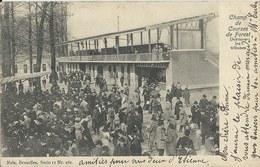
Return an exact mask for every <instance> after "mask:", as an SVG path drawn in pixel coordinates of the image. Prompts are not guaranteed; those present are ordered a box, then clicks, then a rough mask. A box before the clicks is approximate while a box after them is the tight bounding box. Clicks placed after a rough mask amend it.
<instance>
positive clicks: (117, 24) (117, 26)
mask: <svg viewBox="0 0 260 167" xmlns="http://www.w3.org/2000/svg"><path fill="white" fill-rule="evenodd" d="M117 31H118V32H119V16H117Z"/></svg>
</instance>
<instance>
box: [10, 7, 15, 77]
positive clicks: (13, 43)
mask: <svg viewBox="0 0 260 167" xmlns="http://www.w3.org/2000/svg"><path fill="white" fill-rule="evenodd" d="M11 16H12V26H11V31H12V34H11V43H12V54H11V56H12V57H11V67H12V75H13V76H15V57H16V43H15V31H14V22H15V19H14V2H11Z"/></svg>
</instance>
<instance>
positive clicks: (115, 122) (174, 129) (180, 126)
mask: <svg viewBox="0 0 260 167" xmlns="http://www.w3.org/2000/svg"><path fill="white" fill-rule="evenodd" d="M97 78H98V79H99V81H104V79H103V78H102V76H101V77H100V76H97ZM97 78H96V79H95V82H96V85H95V86H94V85H91V84H90V83H91V77H90V75H89V74H87V73H83V72H70V73H68V74H66V73H63V74H61V75H60V80H61V82H64V83H65V84H67V85H68V86H67V89H65V88H60V87H59V86H58V84H54V85H53V86H52V88H51V89H50V90H48V89H46V90H44V91H39V90H38V91H33V92H29V91H28V92H23V91H19V92H17V93H16V92H11V93H10V92H5V93H3V98H2V106H1V107H2V113H1V114H2V116H1V121H2V126H1V128H2V145H3V147H2V155H3V156H28V157H30V156H141V155H152V154H153V153H154V152H158V154H159V155H160V156H161V155H187V154H188V155H195V154H196V152H197V151H198V150H199V149H200V148H201V145H205V148H206V151H207V154H218V146H219V142H218V138H219V135H218V129H219V128H218V103H217V98H216V96H214V97H213V99H212V100H207V97H206V95H203V98H202V99H201V100H199V101H194V103H193V105H192V106H191V111H190V112H191V115H189V114H188V111H187V109H189V107H190V101H189V99H190V93H189V90H188V88H185V90H182V88H181V85H180V83H177V84H173V86H172V88H171V90H167V94H166V96H165V99H166V102H165V105H164V102H163V101H162V100H161V99H164V97H162V96H161V94H160V92H161V91H160V89H159V86H158V85H157V84H154V83H151V84H149V85H148V84H144V85H143V87H142V88H141V90H140V88H138V87H137V88H136V89H135V90H134V92H130V91H132V90H130V88H129V86H128V85H127V84H126V83H125V84H122V85H120V86H118V85H116V84H114V85H112V88H111V89H110V90H108V89H107V86H104V85H103V86H101V84H100V83H101V82H97ZM183 99H184V102H182V100H183ZM145 112H147V113H149V114H148V115H149V118H148V119H151V121H148V124H144V114H145ZM146 140H147V141H148V142H147V143H146V142H145V141H146ZM144 145H147V149H144Z"/></svg>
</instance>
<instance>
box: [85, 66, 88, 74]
mask: <svg viewBox="0 0 260 167" xmlns="http://www.w3.org/2000/svg"><path fill="white" fill-rule="evenodd" d="M85 68H86V70H85V72H86V73H87V72H88V65H87V64H85Z"/></svg>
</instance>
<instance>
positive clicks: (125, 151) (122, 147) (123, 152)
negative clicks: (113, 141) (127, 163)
mask: <svg viewBox="0 0 260 167" xmlns="http://www.w3.org/2000/svg"><path fill="white" fill-rule="evenodd" d="M113 155H114V156H129V155H130V149H129V148H128V147H127V145H126V144H125V139H124V138H123V137H120V138H119V140H118V144H117V145H116V146H115V149H114V154H113Z"/></svg>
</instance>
